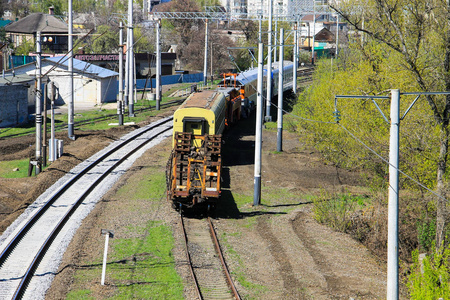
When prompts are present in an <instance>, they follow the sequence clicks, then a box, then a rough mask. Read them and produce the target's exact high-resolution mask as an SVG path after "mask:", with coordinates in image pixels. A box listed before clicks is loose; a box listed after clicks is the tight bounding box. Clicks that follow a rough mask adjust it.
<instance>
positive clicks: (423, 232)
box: [417, 218, 436, 252]
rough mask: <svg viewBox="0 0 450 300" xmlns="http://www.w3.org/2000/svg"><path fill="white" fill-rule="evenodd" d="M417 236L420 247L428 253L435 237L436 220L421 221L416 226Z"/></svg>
mask: <svg viewBox="0 0 450 300" xmlns="http://www.w3.org/2000/svg"><path fill="white" fill-rule="evenodd" d="M417 235H418V241H419V245H420V247H421V248H422V249H423V250H425V251H427V252H429V251H431V249H432V244H433V241H434V239H435V237H436V219H433V218H430V219H425V220H422V221H421V222H420V223H419V224H418V226H417Z"/></svg>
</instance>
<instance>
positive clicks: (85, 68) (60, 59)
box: [42, 56, 119, 78]
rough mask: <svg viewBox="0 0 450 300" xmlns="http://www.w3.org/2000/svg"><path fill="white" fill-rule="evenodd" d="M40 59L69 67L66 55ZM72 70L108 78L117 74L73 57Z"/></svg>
mask: <svg viewBox="0 0 450 300" xmlns="http://www.w3.org/2000/svg"><path fill="white" fill-rule="evenodd" d="M42 61H49V62H51V63H54V64H58V65H59V66H61V67H64V68H67V69H68V68H69V58H68V57H67V56H55V57H48V58H43V59H42ZM73 71H74V72H78V73H85V74H89V75H93V76H96V77H99V78H108V77H111V76H118V75H119V73H117V72H114V71H111V70H108V69H105V68H102V67H99V66H97V65H94V64H92V63H88V62H84V61H81V60H78V59H75V58H74V59H73Z"/></svg>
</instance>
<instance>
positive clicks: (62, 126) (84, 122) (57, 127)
mask: <svg viewBox="0 0 450 300" xmlns="http://www.w3.org/2000/svg"><path fill="white" fill-rule="evenodd" d="M184 100H186V99H180V100H174V101H170V102H166V103H162V104H161V106H160V108H167V107H171V106H175V105H180V104H181V103H183V102H184ZM152 109H154V108H152V107H145V108H140V109H138V110H136V111H135V112H145V111H149V110H152ZM114 119H117V114H109V115H104V116H101V117H97V118H93V119H89V120H82V121H77V122H75V123H74V125H75V126H78V127H79V126H83V125H87V124H92V123H95V122H101V121H105V120H114ZM66 128H67V124H60V125H55V130H56V131H58V130H64V129H66ZM33 134H36V132H35V129H34V127H33V129H32V130H30V132H29V133H15V134H9V135H5V136H2V137H0V140H5V139H8V138H13V137H18V136H25V135H33Z"/></svg>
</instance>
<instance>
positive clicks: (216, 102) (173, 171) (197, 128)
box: [166, 88, 241, 207]
mask: <svg viewBox="0 0 450 300" xmlns="http://www.w3.org/2000/svg"><path fill="white" fill-rule="evenodd" d="M240 109H241V97H240V94H239V92H238V91H237V90H235V89H232V88H225V89H216V90H214V91H203V92H197V93H193V94H191V95H190V96H189V97H188V98H187V99H186V101H185V102H184V103H183V104H182V105H181V106H180V107H179V108H178V109H177V111H176V112H175V113H174V117H173V120H174V121H173V144H172V153H171V156H170V158H169V161H168V164H167V169H166V170H167V171H166V172H167V174H166V175H167V198H168V199H169V200H172V202H173V205H174V206H175V207H178V206H180V205H181V206H185V207H193V206H196V205H197V204H200V203H204V204H207V205H213V206H214V205H215V203H216V202H217V200H218V199H219V196H220V189H221V184H220V183H221V180H220V177H221V172H222V158H221V150H222V149H221V148H222V133H223V131H224V129H225V127H227V126H229V125H230V124H231V123H234V122H235V121H237V120H239V117H240Z"/></svg>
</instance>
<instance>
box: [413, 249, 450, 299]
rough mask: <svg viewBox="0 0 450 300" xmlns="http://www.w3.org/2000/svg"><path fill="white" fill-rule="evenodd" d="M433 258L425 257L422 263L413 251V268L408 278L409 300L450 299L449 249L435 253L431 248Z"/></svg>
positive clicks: (416, 252)
mask: <svg viewBox="0 0 450 300" xmlns="http://www.w3.org/2000/svg"><path fill="white" fill-rule="evenodd" d="M431 253H434V255H433V256H426V257H425V258H424V259H423V260H422V262H420V261H419V254H418V251H417V250H414V251H413V253H412V255H413V266H412V267H411V274H410V275H409V276H408V284H407V285H408V290H409V293H410V299H421V300H424V299H439V298H443V299H450V274H449V269H450V261H449V259H450V247H447V248H445V249H444V250H443V252H442V253H436V252H435V247H432V252H431Z"/></svg>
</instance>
